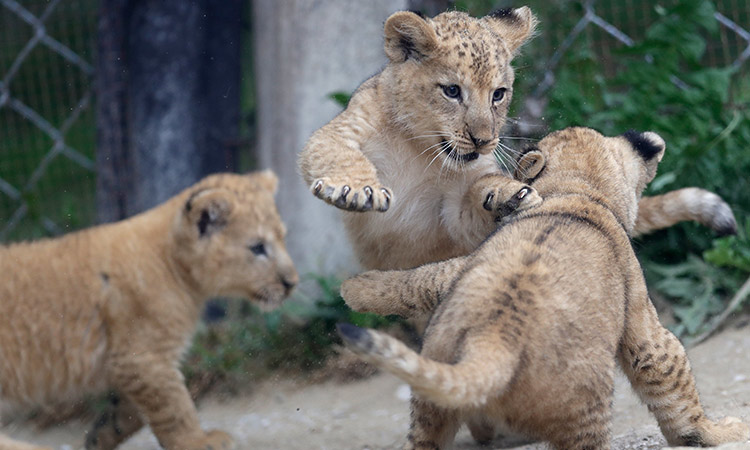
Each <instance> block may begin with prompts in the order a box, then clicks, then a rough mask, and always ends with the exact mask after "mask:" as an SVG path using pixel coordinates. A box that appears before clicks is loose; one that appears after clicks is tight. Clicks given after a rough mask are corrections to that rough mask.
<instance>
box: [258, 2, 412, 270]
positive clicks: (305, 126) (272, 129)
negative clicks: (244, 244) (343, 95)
mask: <svg viewBox="0 0 750 450" xmlns="http://www.w3.org/2000/svg"><path fill="white" fill-rule="evenodd" d="M407 6H408V2H407V0H378V1H369V0H356V1H354V0H318V1H312V0H284V1H277V0H254V1H253V34H254V41H255V44H254V45H255V48H254V50H255V54H254V58H255V76H256V90H257V117H258V159H259V163H260V166H261V167H262V168H271V169H273V170H274V171H275V172H276V173H277V174H278V176H279V179H280V180H281V183H280V186H279V193H278V196H277V204H278V206H279V210H280V212H281V215H282V218H283V219H284V221H285V222H286V224H287V228H288V229H289V235H288V237H287V244H288V246H289V251H290V253H291V255H292V258H293V259H294V261H295V263H296V264H297V266H298V268H299V270H300V272H301V273H303V274H305V273H315V274H337V275H345V274H349V273H352V272H354V271H355V270H356V269H357V266H356V262H355V259H354V256H353V254H352V251H351V248H350V246H349V244H348V242H347V237H346V233H345V232H344V227H343V224H342V223H341V219H340V216H339V211H338V210H337V209H335V208H334V207H332V206H329V205H327V204H325V203H323V202H322V201H320V200H318V199H316V198H315V197H313V195H312V194H311V193H310V192H309V191H308V186H306V185H305V183H304V182H303V180H302V178H301V176H300V175H299V174H298V173H297V162H296V160H297V154H298V153H299V151H300V150H301V149H302V147H303V146H304V144H305V141H306V140H307V138H308V137H309V136H310V135H311V134H312V133H313V132H314V131H315V130H316V129H318V128H320V127H321V126H322V125H324V124H325V123H326V122H328V121H329V120H330V119H331V118H333V117H334V116H335V115H336V114H338V113H339V112H340V111H341V107H340V106H339V105H338V104H336V103H335V102H334V101H333V100H331V99H329V98H328V95H329V94H331V93H333V92H336V91H346V92H352V91H353V90H354V89H355V88H356V87H357V86H358V85H359V84H360V83H361V82H362V81H364V80H365V79H367V78H368V77H369V76H371V75H373V74H375V73H376V72H377V71H379V70H380V68H382V67H383V65H385V63H386V57H385V53H384V52H383V38H382V32H383V23H384V22H385V19H386V18H387V17H388V16H389V15H390V14H391V13H393V12H395V11H398V10H403V9H407Z"/></svg>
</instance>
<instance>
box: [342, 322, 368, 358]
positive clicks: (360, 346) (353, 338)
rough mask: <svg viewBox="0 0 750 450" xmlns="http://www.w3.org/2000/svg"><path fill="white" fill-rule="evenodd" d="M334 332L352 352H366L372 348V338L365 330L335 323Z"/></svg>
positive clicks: (348, 324) (347, 324)
mask: <svg viewBox="0 0 750 450" xmlns="http://www.w3.org/2000/svg"><path fill="white" fill-rule="evenodd" d="M336 330H337V331H338V332H339V336H341V339H343V340H344V343H345V344H347V345H348V346H349V347H351V348H352V349H353V350H362V351H368V350H370V349H371V348H372V345H373V342H372V336H371V335H370V333H369V332H368V331H367V330H366V329H364V328H360V327H358V326H356V325H352V324H350V323H337V324H336Z"/></svg>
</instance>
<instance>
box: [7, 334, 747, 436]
mask: <svg viewBox="0 0 750 450" xmlns="http://www.w3.org/2000/svg"><path fill="white" fill-rule="evenodd" d="M748 351H750V328H740V329H732V330H728V331H725V332H724V333H722V334H720V335H718V336H716V337H714V338H712V339H711V340H709V341H708V342H705V343H703V344H702V345H700V346H698V347H696V348H693V349H691V350H690V351H689V354H690V359H691V362H692V364H693V369H694V373H695V376H696V378H697V382H698V388H699V390H700V392H701V397H702V400H703V403H704V405H705V407H706V410H707V412H708V415H709V416H710V417H713V418H718V417H722V416H725V415H732V416H738V417H741V418H743V419H744V420H745V421H747V422H750V357H748V355H747V354H748ZM615 396H616V399H615V411H614V424H613V436H614V439H613V448H615V449H641V450H650V449H661V448H662V447H663V446H664V445H665V442H664V439H663V438H662V436H661V434H660V433H659V431H658V429H657V427H656V422H655V420H654V419H653V418H652V417H650V416H649V414H648V412H647V410H646V408H645V406H643V405H641V404H640V403H639V402H638V400H637V399H636V397H635V395H634V394H633V393H632V391H631V389H630V387H629V386H628V384H627V381H626V380H625V378H624V377H623V376H620V377H619V378H618V381H617V387H616V390H615ZM408 398H409V388H408V386H406V385H405V384H403V383H402V382H401V381H399V380H398V379H396V378H395V377H393V376H390V375H388V374H379V375H376V376H374V377H372V378H369V379H367V380H363V381H359V382H354V383H348V384H343V385H342V384H335V383H323V384H318V385H313V386H306V387H302V386H300V385H299V384H295V383H294V382H292V381H290V380H276V381H267V382H265V383H263V384H262V385H260V386H258V388H257V389H255V390H254V393H253V394H252V395H249V396H243V397H238V398H232V399H224V400H219V399H214V398H209V399H207V400H204V401H203V402H201V404H200V405H199V413H200V418H201V421H202V423H203V426H204V428H206V429H210V428H220V429H223V430H226V431H228V432H229V433H231V434H232V435H233V436H234V438H235V440H236V441H237V442H238V444H239V448H242V449H292V450H295V449H330V450H344V449H347V450H350V449H361V450H364V449H371V450H375V449H391V448H400V447H401V445H403V443H404V438H405V436H406V432H407V428H408V422H409V420H408V419H409V403H408ZM87 427H88V424H82V423H68V424H66V425H65V426H59V427H54V428H51V429H47V430H44V431H39V430H36V429H34V428H33V427H31V426H30V425H28V424H22V423H19V424H16V423H13V424H10V425H8V426H6V427H4V428H3V432H4V433H7V434H10V435H11V436H12V437H15V438H18V439H22V440H25V441H27V442H34V443H37V444H45V445H51V446H53V447H55V448H58V449H61V450H73V449H79V448H82V443H83V435H84V431H85V430H86V428H87ZM455 447H456V448H457V449H460V450H473V449H477V450H478V449H487V448H517V449H527V450H531V449H541V448H545V447H544V446H542V445H539V444H530V445H524V444H523V443H520V442H519V441H518V440H516V441H513V440H507V439H506V440H500V439H499V440H497V441H496V442H495V443H494V444H493V445H492V446H491V447H480V446H477V445H475V444H473V443H472V439H471V437H470V435H469V433H468V431H467V430H466V429H465V428H464V429H462V430H461V431H460V432H459V435H458V436H457V438H456V446H455ZM120 448H123V449H128V450H135V449H144V450H151V449H158V448H159V447H158V445H157V443H156V440H155V439H154V438H153V436H152V435H151V433H150V432H149V431H148V430H142V431H141V432H140V433H138V434H137V435H136V436H134V437H133V438H132V439H130V440H129V441H128V442H127V443H126V444H125V445H123V446H122V447H120ZM731 448H732V449H737V448H748V449H750V443H747V444H742V445H741V446H732V447H731Z"/></svg>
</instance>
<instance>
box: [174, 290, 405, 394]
mask: <svg viewBox="0 0 750 450" xmlns="http://www.w3.org/2000/svg"><path fill="white" fill-rule="evenodd" d="M314 280H315V281H316V282H317V285H318V287H319V291H320V293H319V295H317V296H316V297H315V298H313V299H299V300H290V301H287V302H285V303H284V304H283V305H282V306H281V307H280V308H279V309H277V310H275V311H272V312H267V313H262V312H260V311H259V310H258V309H257V308H256V307H255V306H253V305H252V304H250V303H249V302H242V303H237V304H236V305H239V308H237V310H236V311H234V312H233V313H231V314H229V317H228V318H227V319H226V320H224V321H222V322H218V323H215V324H212V325H210V326H203V327H202V328H200V329H199V330H198V332H197V333H196V336H195V338H194V340H193V344H192V346H191V348H190V350H189V352H188V355H187V357H186V359H185V363H184V364H183V372H184V373H185V376H186V379H187V381H188V385H191V386H192V389H193V391H202V390H204V389H205V388H206V387H210V386H212V385H214V384H216V383H217V382H224V383H227V384H228V385H230V386H234V385H241V384H246V383H247V382H248V380H252V379H257V378H260V377H263V376H265V375H267V374H268V373H269V372H270V371H271V370H277V369H282V370H288V371H292V372H299V371H310V370H315V369H318V368H320V367H322V366H323V364H324V363H325V361H326V359H327V358H328V357H329V356H331V355H332V354H333V353H334V350H333V348H334V345H335V344H337V343H339V342H340V341H339V338H338V336H337V334H336V323H338V322H350V323H353V324H355V325H358V326H362V327H367V328H382V327H385V326H391V325H399V324H403V322H402V320H401V319H398V318H394V317H381V316H378V315H375V314H367V313H358V312H355V311H352V310H351V309H350V308H349V307H348V306H346V304H345V303H344V300H343V299H342V298H341V295H340V294H339V281H338V280H336V279H333V278H327V277H320V276H318V277H314ZM231 304H232V303H230V305H231Z"/></svg>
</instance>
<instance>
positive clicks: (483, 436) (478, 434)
mask: <svg viewBox="0 0 750 450" xmlns="http://www.w3.org/2000/svg"><path fill="white" fill-rule="evenodd" d="M466 426H467V427H469V431H470V432H471V437H472V438H474V440H475V441H476V442H477V444H480V445H489V444H490V443H492V440H493V439H495V435H496V434H497V433H496V432H495V425H494V424H493V423H492V421H490V420H489V419H488V418H487V417H486V416H484V415H476V416H473V417H471V418H470V419H468V420H467V421H466Z"/></svg>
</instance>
